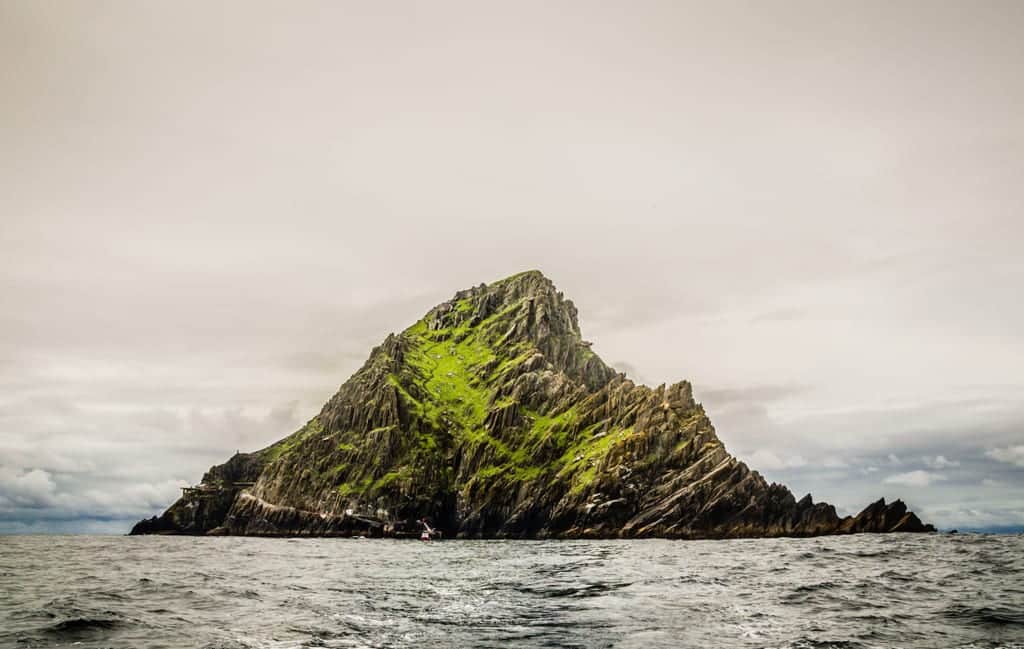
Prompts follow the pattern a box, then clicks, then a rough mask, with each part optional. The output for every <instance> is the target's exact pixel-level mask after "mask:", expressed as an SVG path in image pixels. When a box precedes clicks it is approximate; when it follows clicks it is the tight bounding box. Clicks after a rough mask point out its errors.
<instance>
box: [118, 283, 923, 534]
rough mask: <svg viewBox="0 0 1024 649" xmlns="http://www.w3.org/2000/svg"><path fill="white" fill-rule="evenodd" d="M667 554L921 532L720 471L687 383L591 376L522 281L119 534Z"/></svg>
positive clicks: (398, 346) (754, 475) (491, 294)
mask: <svg viewBox="0 0 1024 649" xmlns="http://www.w3.org/2000/svg"><path fill="white" fill-rule="evenodd" d="M421 520H428V521H430V522H431V524H432V525H433V526H434V527H436V528H438V529H440V530H442V531H443V532H444V534H445V536H447V537H462V538H619V537H622V538H639V537H663V538H680V539H703V538H737V537H766V536H816V535H826V534H850V533H856V532H929V531H934V528H933V527H932V526H931V525H925V524H923V523H922V522H921V521H920V520H919V519H918V517H917V516H916V515H914V514H913V513H912V512H909V511H907V508H906V506H905V505H904V504H903V503H902V502H901V501H899V500H897V501H895V502H893V503H891V504H886V502H885V501H884V500H879V501H877V502H875V503H873V504H871V505H869V506H868V507H867V508H865V509H864V510H863V511H862V512H861V513H860V514H858V515H857V516H847V517H840V516H838V515H837V513H836V510H835V508H834V507H833V506H832V505H829V504H827V503H815V502H814V501H813V500H812V499H811V496H810V495H807V496H804V497H803V498H801V499H800V500H797V499H796V498H795V497H794V496H793V494H792V493H791V492H790V491H789V489H787V488H786V487H785V486H783V485H780V484H774V483H773V484H769V483H768V482H767V481H766V480H765V479H764V478H763V477H762V476H761V475H760V474H759V473H758V472H757V471H754V470H751V469H750V468H748V467H747V465H745V464H744V463H743V462H741V461H739V460H737V459H736V458H734V457H733V456H731V455H730V454H729V453H728V452H727V451H726V450H725V447H724V446H723V445H722V442H721V441H720V440H719V439H718V436H717V435H716V434H715V429H714V427H713V426H712V425H711V421H710V420H709V419H708V416H707V414H706V413H705V412H704V408H703V407H702V406H701V404H700V403H698V402H696V401H695V400H694V398H693V393H692V388H691V386H690V384H689V383H688V382H686V381H681V382H679V383H676V384H674V385H670V386H665V385H662V386H659V387H657V388H650V387H647V386H644V385H637V384H636V383H634V382H633V381H631V380H629V379H628V378H627V377H626V376H625V375H624V374H621V373H618V372H616V371H615V370H613V369H612V368H610V367H609V366H608V365H606V364H605V363H604V362H603V361H602V360H601V359H600V358H599V357H598V356H597V355H596V354H595V353H594V352H593V351H592V350H591V348H590V344H589V343H588V342H586V341H585V340H584V339H583V338H582V336H581V334H580V329H579V324H578V321H577V312H576V307H575V306H574V305H573V303H572V301H570V300H567V299H565V297H564V296H563V295H562V294H561V293H560V292H558V291H557V289H556V288H555V286H554V285H553V284H552V283H551V281H550V280H549V279H548V278H546V277H545V276H544V275H542V274H541V273H540V272H537V271H529V272H525V273H520V274H518V275H514V276H512V277H509V278H507V279H504V280H501V281H497V282H494V283H493V284H489V285H486V284H481V285H479V286H477V287H475V288H471V289H468V290H465V291H460V292H458V293H456V294H455V297H454V298H452V299H451V300H449V301H447V302H444V303H443V304H440V305H438V306H436V307H434V308H433V309H431V310H430V311H429V312H428V313H427V314H426V315H425V316H424V317H423V318H422V319H421V320H419V321H418V322H416V323H415V324H413V325H412V326H411V327H409V328H408V329H406V330H405V331H403V332H402V333H400V334H391V335H389V336H388V337H387V338H386V339H385V340H384V342H383V343H382V344H381V345H380V346H378V347H376V348H374V349H373V351H372V352H371V353H370V357H369V359H368V360H367V361H366V363H365V364H364V365H363V366H362V368H360V369H359V370H358V371H357V372H356V373H355V374H354V375H353V376H352V377H351V378H350V379H349V380H348V381H346V382H345V383H344V384H343V385H342V386H341V388H340V389H339V390H338V392H337V393H336V394H335V395H334V396H333V397H331V399H330V400H329V401H328V402H327V403H326V404H325V405H324V407H323V409H322V410H321V411H320V413H319V414H318V415H316V416H315V417H313V418H312V419H311V420H310V421H309V422H308V423H307V424H306V425H305V426H303V427H302V428H300V429H299V430H298V431H296V432H294V433H292V434H291V435H289V436H287V437H285V438H284V439H282V440H281V441H279V442H277V443H276V444H273V445H272V446H269V447H267V448H265V449H263V450H260V451H256V452H254V453H239V454H236V455H235V456H234V457H232V458H231V459H229V460H228V461H227V462H225V463H224V464H221V465H218V466H215V467H213V468H211V469H210V470H209V471H208V472H207V473H206V475H204V476H203V479H202V481H201V483H200V484H199V485H198V486H196V487H192V488H189V489H186V490H183V495H182V497H181V499H179V500H178V501H177V502H176V503H174V504H173V505H172V506H171V507H170V508H169V509H168V510H167V511H166V512H164V513H163V515H161V516H159V517H154V518H151V519H147V520H143V521H140V522H139V523H138V524H136V525H135V527H134V528H133V529H132V531H131V533H132V534H234V535H252V536H355V535H362V536H373V537H380V536H412V535H418V534H419V530H420V523H419V521H421Z"/></svg>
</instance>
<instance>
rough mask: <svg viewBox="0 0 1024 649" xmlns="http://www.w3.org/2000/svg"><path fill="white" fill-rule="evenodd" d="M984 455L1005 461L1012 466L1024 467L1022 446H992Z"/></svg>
mask: <svg viewBox="0 0 1024 649" xmlns="http://www.w3.org/2000/svg"><path fill="white" fill-rule="evenodd" d="M985 455H986V456H988V457H990V458H992V459H993V460H995V461H997V462H1005V463H1007V464H1012V465H1014V466H1020V467H1024V446H1007V447H1006V448H993V449H991V450H989V451H987V452H986V453H985Z"/></svg>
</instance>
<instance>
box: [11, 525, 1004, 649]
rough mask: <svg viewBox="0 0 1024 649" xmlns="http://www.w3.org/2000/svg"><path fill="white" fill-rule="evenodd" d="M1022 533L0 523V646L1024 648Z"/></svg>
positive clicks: (150, 648)
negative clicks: (53, 527) (423, 537)
mask: <svg viewBox="0 0 1024 649" xmlns="http://www.w3.org/2000/svg"><path fill="white" fill-rule="evenodd" d="M1022 570H1024V536H1020V535H1017V536H1009V535H1007V536H997V535H974V534H965V535H948V534H931V535H908V534H891V535H857V536H846V537H826V538H816V539H763V540H735V541H663V540H644V541H441V542H430V543H424V542H420V541H398V540H361V539H260V538H232V537H221V538H190V537H159V536H143V537H111V536H91V537H90V536H7V537H0V646H2V647H71V646H74V647H82V648H92V647H95V648H99V647H132V648H141V649H156V648H161V647H167V648H171V647H173V648H176V649H177V648H182V647H186V648H187V647H196V648H202V649H216V648H223V649H249V648H275V649H277V648H292V647H295V648H298V647H417V648H438V647H496V648H502V649H510V648H513V647H580V648H586V649H593V648H596V647H623V648H627V647H635V648H649V647H730V648H733V647H740V648H744V647H787V648H793V649H796V648H810V647H843V648H858V647H864V648H869V647H936V648H938V647H941V648H943V649H947V648H951V647H1024V572H1022Z"/></svg>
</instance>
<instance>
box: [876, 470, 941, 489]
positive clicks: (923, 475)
mask: <svg viewBox="0 0 1024 649" xmlns="http://www.w3.org/2000/svg"><path fill="white" fill-rule="evenodd" d="M945 479H946V478H945V476H942V475H939V474H937V473H932V472H929V471H922V470H917V471H908V472H907V473H897V474H895V475H891V476H889V477H888V478H886V479H885V480H883V482H885V483H886V484H895V485H903V486H905V487H927V486H928V485H930V484H932V483H933V482H938V481H940V480H945Z"/></svg>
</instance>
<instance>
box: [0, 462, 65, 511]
mask: <svg viewBox="0 0 1024 649" xmlns="http://www.w3.org/2000/svg"><path fill="white" fill-rule="evenodd" d="M56 491H57V485H56V484H55V483H54V482H53V479H52V477H51V476H50V474H49V473H47V472H46V471H43V470H42V469H31V470H19V469H16V468H13V467H6V466H2V465H0V508H2V507H25V508H32V509H34V508H40V507H47V506H51V505H53V504H54V502H55V500H54V495H55V493H56Z"/></svg>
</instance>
